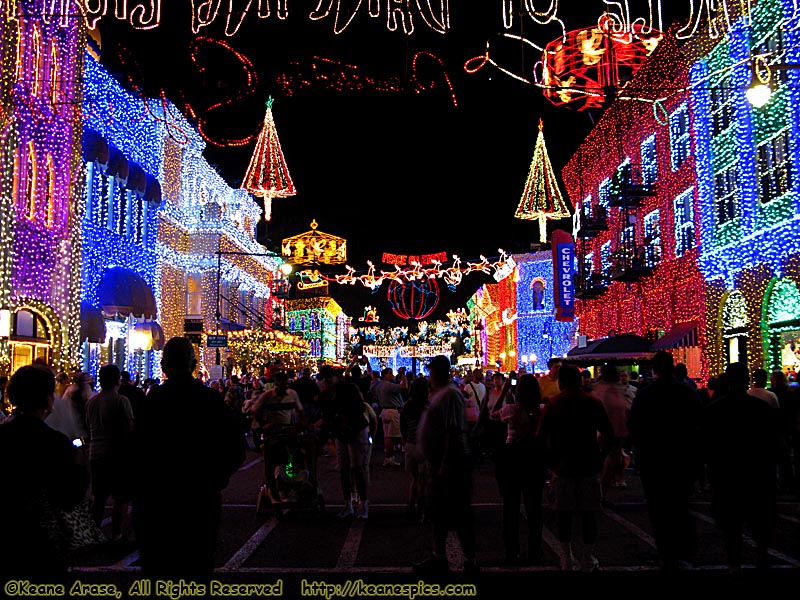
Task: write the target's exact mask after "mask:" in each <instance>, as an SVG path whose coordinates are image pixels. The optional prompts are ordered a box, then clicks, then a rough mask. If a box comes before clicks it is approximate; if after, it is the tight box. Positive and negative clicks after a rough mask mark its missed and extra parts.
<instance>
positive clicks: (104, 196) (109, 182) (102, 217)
mask: <svg viewBox="0 0 800 600" xmlns="http://www.w3.org/2000/svg"><path fill="white" fill-rule="evenodd" d="M98 173H99V174H98V177H99V178H100V180H99V181H100V185H98V186H97V197H96V198H94V200H93V202H94V203H95V205H96V206H97V210H95V211H94V214H95V216H96V219H97V221H96V223H95V224H96V225H97V226H98V227H105V226H106V223H108V198H109V196H110V195H111V193H112V192H111V191H110V188H111V187H112V186H113V185H114V180H113V178H110V177H108V176H106V175H105V174H103V172H102V171H98Z"/></svg>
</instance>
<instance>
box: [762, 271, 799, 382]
mask: <svg viewBox="0 0 800 600" xmlns="http://www.w3.org/2000/svg"><path fill="white" fill-rule="evenodd" d="M761 315H762V316H761V331H762V334H763V342H764V357H765V358H764V362H765V363H766V365H767V366H768V368H769V369H770V370H777V369H781V370H783V371H788V372H794V373H795V374H796V373H797V372H798V371H800V288H798V286H797V283H796V282H795V281H792V280H791V279H786V278H783V279H777V278H776V279H772V280H771V281H770V282H769V285H768V286H767V289H766V292H765V294H764V303H763V306H762V312H761Z"/></svg>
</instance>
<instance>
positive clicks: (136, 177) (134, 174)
mask: <svg viewBox="0 0 800 600" xmlns="http://www.w3.org/2000/svg"><path fill="white" fill-rule="evenodd" d="M125 187H126V188H128V189H129V190H131V191H132V192H136V193H137V194H139V195H140V196H141V195H142V194H144V192H145V189H147V175H146V174H145V172H144V169H143V168H142V167H140V166H139V163H135V162H133V161H132V160H129V161H128V181H127V183H126V184H125Z"/></svg>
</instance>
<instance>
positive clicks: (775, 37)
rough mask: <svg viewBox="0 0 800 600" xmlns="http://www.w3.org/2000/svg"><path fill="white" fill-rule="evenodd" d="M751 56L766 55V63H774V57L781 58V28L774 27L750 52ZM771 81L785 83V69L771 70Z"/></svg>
mask: <svg viewBox="0 0 800 600" xmlns="http://www.w3.org/2000/svg"><path fill="white" fill-rule="evenodd" d="M751 54H752V55H754V56H755V55H760V54H765V55H768V58H767V62H774V60H773V59H774V57H778V56H783V31H782V28H781V27H776V28H775V29H773V30H772V31H770V32H769V34H767V37H765V38H764V39H763V40H761V42H760V43H758V44H757V45H755V46H754V47H753V49H752V50H751ZM771 78H772V81H774V82H780V83H786V70H785V69H772V73H771Z"/></svg>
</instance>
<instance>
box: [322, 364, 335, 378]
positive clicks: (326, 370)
mask: <svg viewBox="0 0 800 600" xmlns="http://www.w3.org/2000/svg"><path fill="white" fill-rule="evenodd" d="M335 375H336V371H334V370H333V367H332V366H330V365H325V366H324V367H322V368H321V369H320V370H319V376H320V377H322V378H323V379H329V378H331V377H334V376H335Z"/></svg>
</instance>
